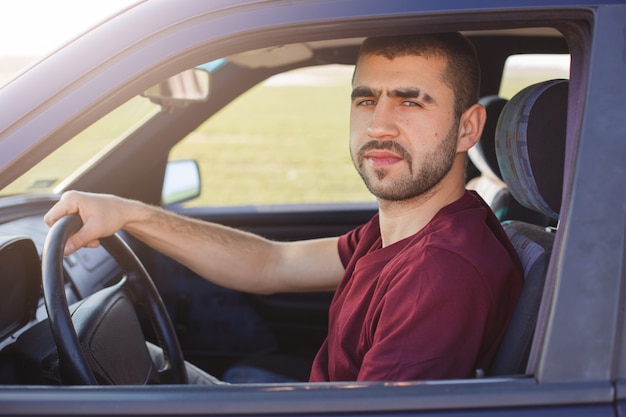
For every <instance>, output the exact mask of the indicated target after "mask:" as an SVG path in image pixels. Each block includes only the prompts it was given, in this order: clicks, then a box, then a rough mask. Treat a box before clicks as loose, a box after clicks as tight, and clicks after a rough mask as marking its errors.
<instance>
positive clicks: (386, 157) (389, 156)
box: [363, 150, 403, 168]
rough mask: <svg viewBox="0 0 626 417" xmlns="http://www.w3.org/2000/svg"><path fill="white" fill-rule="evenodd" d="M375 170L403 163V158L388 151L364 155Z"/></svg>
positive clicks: (375, 151) (374, 151)
mask: <svg viewBox="0 0 626 417" xmlns="http://www.w3.org/2000/svg"><path fill="white" fill-rule="evenodd" d="M363 159H365V161H367V162H368V163H369V164H370V165H371V166H372V167H373V168H384V167H388V166H390V165H393V164H397V163H398V162H400V161H402V160H403V158H402V157H401V156H399V155H397V154H395V153H393V152H390V151H387V150H372V151H369V152H366V153H365V154H364V155H363Z"/></svg>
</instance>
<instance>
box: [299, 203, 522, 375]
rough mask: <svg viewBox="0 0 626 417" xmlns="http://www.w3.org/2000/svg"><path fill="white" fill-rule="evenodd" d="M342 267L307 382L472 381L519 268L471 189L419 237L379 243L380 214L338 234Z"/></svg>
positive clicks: (486, 358)
mask: <svg viewBox="0 0 626 417" xmlns="http://www.w3.org/2000/svg"><path fill="white" fill-rule="evenodd" d="M339 255H340V257H341V260H342V262H343V264H344V266H345V268H346V271H345V274H344V277H343V279H342V281H341V282H340V284H339V286H338V288H337V291H336V293H335V295H334V298H333V301H332V303H331V306H330V311H329V332H328V337H327V339H326V341H325V342H324V344H323V345H322V347H321V349H320V351H319V352H318V354H317V357H316V358H315V361H314V363H313V369H312V371H311V378H310V379H311V381H382V380H387V381H402V380H416V379H446V378H469V377H472V376H473V375H475V371H476V369H483V370H485V371H487V370H488V368H489V365H490V363H491V361H492V360H493V357H494V355H495V352H496V350H497V348H498V346H499V344H500V341H501V339H502V337H503V335H504V331H505V329H506V326H507V324H508V322H509V320H510V318H511V314H512V311H513V307H514V306H515V302H516V301H517V298H518V296H519V294H520V292H521V288H522V283H523V272H522V266H521V264H520V261H519V258H518V257H517V254H516V253H515V250H514V249H513V247H512V245H511V243H510V241H509V239H508V238H507V236H506V234H505V232H504V230H503V229H502V227H501V226H500V223H499V221H498V219H497V218H496V217H495V216H494V214H493V213H492V211H491V210H490V209H489V208H488V207H487V205H486V204H485V203H484V202H483V201H482V199H480V197H478V195H476V194H475V193H473V192H466V193H465V195H464V196H463V197H462V198H460V199H459V200H457V201H456V202H454V203H452V204H450V205H448V206H446V207H444V208H442V209H441V210H440V211H439V212H438V213H437V215H436V216H435V217H434V218H433V219H432V220H431V221H430V223H428V225H426V226H425V227H424V228H423V229H422V230H420V231H419V232H418V233H416V234H414V235H413V236H410V237H408V238H406V239H403V240H401V241H399V242H396V243H394V244H393V245H390V246H387V247H385V248H382V247H381V237H380V228H379V223H378V216H375V217H374V218H372V220H371V221H369V222H368V223H366V224H365V225H363V226H361V227H359V228H357V229H355V230H353V231H351V232H349V233H347V234H346V235H343V236H341V238H340V239H339Z"/></svg>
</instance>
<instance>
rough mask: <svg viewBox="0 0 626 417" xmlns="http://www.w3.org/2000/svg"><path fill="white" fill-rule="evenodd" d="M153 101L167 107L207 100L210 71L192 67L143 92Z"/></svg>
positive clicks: (184, 105)
mask: <svg viewBox="0 0 626 417" xmlns="http://www.w3.org/2000/svg"><path fill="white" fill-rule="evenodd" d="M142 96H144V97H147V98H149V99H150V101H152V102H153V103H156V104H159V105H161V106H162V107H163V108H165V109H171V108H174V107H186V106H188V105H189V104H190V103H197V102H203V101H207V100H208V98H209V73H208V72H207V71H205V70H203V69H200V68H192V69H189V70H187V71H183V72H181V73H180V74H176V75H174V76H173V77H170V78H168V79H167V80H165V81H162V82H160V83H158V84H157V85H155V86H152V87H150V88H149V89H147V90H146V91H144V92H143V94H142Z"/></svg>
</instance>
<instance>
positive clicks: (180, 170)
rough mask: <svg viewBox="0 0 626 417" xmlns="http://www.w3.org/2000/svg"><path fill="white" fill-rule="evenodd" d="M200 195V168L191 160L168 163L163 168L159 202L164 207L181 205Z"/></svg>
mask: <svg viewBox="0 0 626 417" xmlns="http://www.w3.org/2000/svg"><path fill="white" fill-rule="evenodd" d="M199 195H200V167H199V166H198V163H197V162H196V161H194V160H191V159H185V160H181V161H169V162H168V163H167V166H166V167H165V177H164V179H163V190H162V192H161V202H162V204H163V205H165V206H171V205H175V204H181V203H184V202H185V201H189V200H193V199H194V198H196V197H198V196H199Z"/></svg>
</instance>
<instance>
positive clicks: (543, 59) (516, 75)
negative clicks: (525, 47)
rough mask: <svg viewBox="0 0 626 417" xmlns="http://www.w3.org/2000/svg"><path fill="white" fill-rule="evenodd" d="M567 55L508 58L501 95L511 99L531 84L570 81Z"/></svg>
mask: <svg viewBox="0 0 626 417" xmlns="http://www.w3.org/2000/svg"><path fill="white" fill-rule="evenodd" d="M569 67H570V56H569V55H567V54H523V55H511V56H510V57H508V58H507V60H506V62H505V64H504V70H503V72H502V82H501V84H500V92H499V95H500V96H501V97H503V98H506V99H510V98H511V97H513V96H514V95H515V93H517V92H518V91H520V90H521V89H523V88H524V87H527V86H529V85H531V84H535V83H538V82H541V81H546V80H553V79H556V78H564V79H569Z"/></svg>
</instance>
